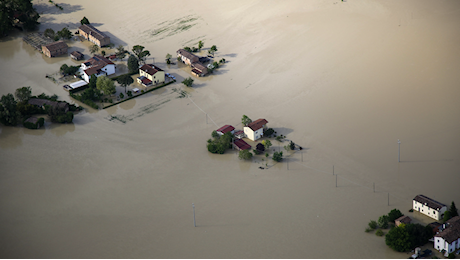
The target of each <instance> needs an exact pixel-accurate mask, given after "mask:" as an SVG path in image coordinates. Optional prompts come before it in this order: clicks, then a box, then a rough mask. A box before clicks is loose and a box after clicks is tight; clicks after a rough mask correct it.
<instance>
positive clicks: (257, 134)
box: [243, 118, 268, 141]
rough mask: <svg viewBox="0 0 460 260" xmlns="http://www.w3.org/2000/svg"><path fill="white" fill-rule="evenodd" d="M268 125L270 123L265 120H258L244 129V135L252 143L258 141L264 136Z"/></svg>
mask: <svg viewBox="0 0 460 260" xmlns="http://www.w3.org/2000/svg"><path fill="white" fill-rule="evenodd" d="M267 123H268V121H267V120H265V119H263V118H260V119H257V120H256V121H254V122H251V123H249V124H248V125H247V126H245V127H244V128H243V130H244V134H245V135H246V136H247V137H248V138H249V139H251V140H252V141H256V140H257V139H259V138H261V137H262V136H263V135H264V129H265V128H266V126H267Z"/></svg>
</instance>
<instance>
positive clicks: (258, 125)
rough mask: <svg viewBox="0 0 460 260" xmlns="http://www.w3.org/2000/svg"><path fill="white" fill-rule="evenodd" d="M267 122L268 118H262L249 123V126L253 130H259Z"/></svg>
mask: <svg viewBox="0 0 460 260" xmlns="http://www.w3.org/2000/svg"><path fill="white" fill-rule="evenodd" d="M267 123H268V121H267V120H265V119H263V118H260V119H257V120H256V121H254V122H252V123H249V124H248V127H249V128H251V129H252V131H256V130H259V129H260V128H262V127H263V126H264V125H266V124H267Z"/></svg>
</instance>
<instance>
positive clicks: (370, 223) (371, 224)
mask: <svg viewBox="0 0 460 260" xmlns="http://www.w3.org/2000/svg"><path fill="white" fill-rule="evenodd" d="M369 227H370V228H371V229H372V230H374V229H376V228H377V222H375V220H371V221H370V222H369Z"/></svg>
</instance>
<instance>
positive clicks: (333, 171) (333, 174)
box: [332, 165, 334, 175]
mask: <svg viewBox="0 0 460 260" xmlns="http://www.w3.org/2000/svg"><path fill="white" fill-rule="evenodd" d="M332 175H334V165H332Z"/></svg>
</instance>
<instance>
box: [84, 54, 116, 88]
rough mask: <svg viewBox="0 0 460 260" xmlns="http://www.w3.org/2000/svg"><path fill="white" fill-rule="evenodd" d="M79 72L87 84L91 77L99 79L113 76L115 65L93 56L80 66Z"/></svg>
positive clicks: (105, 59)
mask: <svg viewBox="0 0 460 260" xmlns="http://www.w3.org/2000/svg"><path fill="white" fill-rule="evenodd" d="M81 70H82V71H83V79H84V80H85V81H86V82H89V79H90V78H91V75H96V77H100V76H102V75H105V76H108V75H112V74H114V73H115V64H114V63H113V62H111V61H110V60H108V59H107V58H105V57H102V56H100V55H94V57H92V58H91V59H89V60H87V61H85V62H84V63H82V64H81Z"/></svg>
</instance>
